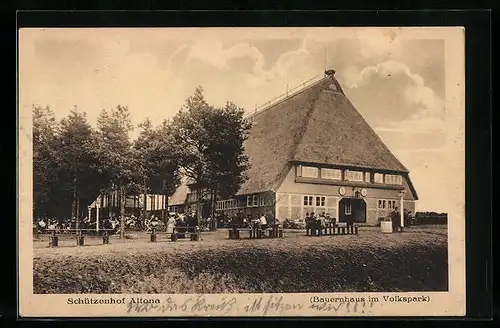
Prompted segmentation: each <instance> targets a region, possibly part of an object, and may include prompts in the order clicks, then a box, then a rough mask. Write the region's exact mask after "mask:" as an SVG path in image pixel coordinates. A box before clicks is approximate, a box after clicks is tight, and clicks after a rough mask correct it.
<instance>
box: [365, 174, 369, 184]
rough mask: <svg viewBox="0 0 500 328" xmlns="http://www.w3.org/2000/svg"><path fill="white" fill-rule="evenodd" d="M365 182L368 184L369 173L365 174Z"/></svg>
mask: <svg viewBox="0 0 500 328" xmlns="http://www.w3.org/2000/svg"><path fill="white" fill-rule="evenodd" d="M365 182H370V172H365Z"/></svg>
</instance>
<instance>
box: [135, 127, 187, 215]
mask: <svg viewBox="0 0 500 328" xmlns="http://www.w3.org/2000/svg"><path fill="white" fill-rule="evenodd" d="M139 127H140V128H141V132H140V134H139V137H138V138H137V140H136V141H135V142H134V146H133V148H134V153H135V158H136V159H137V164H138V165H137V172H138V173H139V174H140V176H141V178H140V180H139V181H142V185H143V186H142V191H143V194H144V201H143V206H144V208H143V213H146V209H145V205H146V194H147V192H148V191H151V192H152V193H154V194H162V195H165V196H167V197H168V196H170V195H171V194H172V193H173V192H174V191H175V189H176V188H177V187H178V186H179V182H180V176H179V164H178V158H179V157H178V154H177V147H176V143H175V140H174V138H173V136H172V131H171V130H172V129H171V126H170V123H169V122H168V121H163V122H162V124H161V125H160V126H158V127H157V128H154V127H153V124H152V122H151V120H150V119H146V121H144V122H143V123H141V124H139ZM167 197H166V199H168V198H167ZM164 205H165V208H166V207H167V206H168V204H164Z"/></svg>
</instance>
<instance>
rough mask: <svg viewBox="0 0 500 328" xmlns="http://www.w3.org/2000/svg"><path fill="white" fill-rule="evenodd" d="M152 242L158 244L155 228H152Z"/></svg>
mask: <svg viewBox="0 0 500 328" xmlns="http://www.w3.org/2000/svg"><path fill="white" fill-rule="evenodd" d="M151 242H152V243H156V229H155V228H154V227H153V228H151Z"/></svg>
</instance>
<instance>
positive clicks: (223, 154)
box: [172, 87, 251, 219]
mask: <svg viewBox="0 0 500 328" xmlns="http://www.w3.org/2000/svg"><path fill="white" fill-rule="evenodd" d="M243 115H244V110H243V109H242V108H239V107H237V106H236V105H235V104H234V103H232V102H228V103H226V105H225V106H224V107H221V108H214V107H213V106H210V105H209V104H208V103H207V102H206V101H205V99H204V96H203V89H202V88H201V87H197V88H196V90H195V93H194V95H193V96H190V97H188V99H187V100H186V105H185V106H184V107H183V109H181V111H180V112H179V113H178V114H177V115H176V116H175V117H174V119H173V124H172V131H173V133H172V135H173V137H174V139H175V142H176V143H177V144H178V145H179V148H180V150H179V157H180V159H179V164H180V166H181V168H182V172H183V174H184V175H185V176H186V177H187V178H188V179H189V180H190V181H191V182H192V186H194V188H196V195H197V203H198V206H197V207H198V210H197V214H198V219H199V215H200V214H201V200H202V199H203V198H204V196H205V195H203V194H202V191H204V190H206V191H208V192H209V194H210V200H211V203H212V204H211V205H212V209H213V207H214V206H213V202H214V201H215V199H216V198H217V195H221V196H223V197H226V196H228V195H234V194H235V193H236V192H237V190H238V189H239V187H240V186H241V184H242V183H243V182H244V180H245V176H244V173H245V171H246V170H247V168H248V158H247V157H246V155H245V154H244V149H243V142H244V141H245V140H246V138H247V132H248V130H249V129H250V127H251V125H250V123H249V122H248V121H246V120H245V119H244V117H243ZM212 211H213V210H212Z"/></svg>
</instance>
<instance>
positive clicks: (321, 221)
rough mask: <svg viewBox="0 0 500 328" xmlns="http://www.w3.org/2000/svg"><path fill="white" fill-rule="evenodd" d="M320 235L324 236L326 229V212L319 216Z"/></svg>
mask: <svg viewBox="0 0 500 328" xmlns="http://www.w3.org/2000/svg"><path fill="white" fill-rule="evenodd" d="M319 226H320V230H319V235H320V236H321V235H322V234H323V230H324V229H325V228H326V218H325V212H323V213H321V215H320V216H319Z"/></svg>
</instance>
